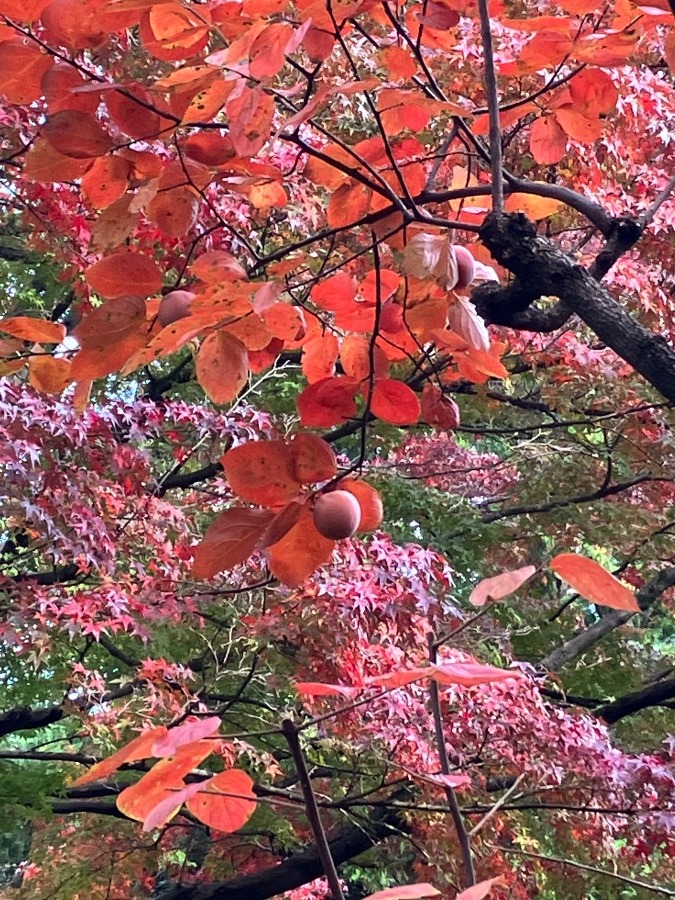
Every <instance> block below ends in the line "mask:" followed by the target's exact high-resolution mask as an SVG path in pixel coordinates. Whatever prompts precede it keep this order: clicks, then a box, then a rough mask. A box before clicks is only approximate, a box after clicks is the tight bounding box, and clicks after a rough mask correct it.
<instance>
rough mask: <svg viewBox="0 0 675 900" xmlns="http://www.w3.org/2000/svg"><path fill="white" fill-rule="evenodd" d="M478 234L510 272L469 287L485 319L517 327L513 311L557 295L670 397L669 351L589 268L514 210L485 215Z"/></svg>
mask: <svg viewBox="0 0 675 900" xmlns="http://www.w3.org/2000/svg"><path fill="white" fill-rule="evenodd" d="M480 236H481V240H482V241H483V243H484V244H485V245H486V246H487V248H488V249H489V250H490V252H491V253H492V255H493V256H494V258H495V259H496V260H497V262H499V263H500V264H501V265H503V266H505V267H506V268H507V269H509V271H511V272H512V273H513V274H514V275H515V276H516V277H515V281H514V282H513V283H512V284H510V285H507V286H506V287H500V286H497V285H494V284H487V285H481V286H480V287H478V288H477V289H476V290H475V291H474V292H473V295H472V299H473V301H474V303H475V304H476V308H477V310H478V312H479V313H480V315H482V316H483V318H484V319H486V321H489V322H491V323H492V324H496V325H505V326H510V327H523V326H522V325H521V324H515V323H518V318H517V316H518V315H519V314H521V313H523V312H525V311H526V310H528V309H529V308H530V307H531V306H532V304H533V303H535V302H536V301H537V300H538V299H539V298H541V297H558V298H559V299H560V300H561V301H562V302H563V303H564V304H565V305H566V307H568V308H569V309H570V310H571V311H572V312H574V313H576V314H577V315H578V316H579V318H580V319H581V320H582V321H583V322H584V323H585V324H586V325H588V327H589V328H590V329H591V330H592V331H594V332H595V334H596V335H597V336H598V337H599V338H600V340H602V341H603V342H604V343H605V344H606V345H607V346H608V347H611V349H612V350H614V352H615V353H616V354H617V355H618V356H620V357H621V358H622V359H624V360H625V361H626V362H628V363H629V364H630V365H631V366H632V367H633V368H634V369H635V370H636V371H637V372H639V373H640V374H641V375H642V376H643V377H644V378H645V379H646V380H647V381H648V382H649V383H650V384H651V385H652V386H653V387H655V388H656V389H657V390H658V391H660V392H661V393H662V394H663V395H664V397H666V398H667V399H668V400H675V350H674V349H673V348H672V347H671V346H670V345H669V343H668V342H667V341H666V339H665V338H664V337H662V336H661V335H658V334H654V333H652V332H651V331H649V330H648V329H647V328H645V327H644V326H643V325H641V324H640V323H639V322H638V321H636V320H635V319H634V318H633V317H632V316H631V315H630V314H629V313H628V312H626V310H624V309H623V308H622V307H621V306H620V305H619V303H617V301H616V300H615V299H614V298H613V297H612V295H611V294H610V293H609V291H608V290H607V289H606V288H605V287H603V285H601V284H600V283H599V282H598V281H597V280H596V279H595V278H594V277H593V276H592V274H591V273H590V272H588V271H586V270H585V269H583V268H582V267H581V266H578V265H576V264H575V263H574V261H573V260H572V259H571V258H570V257H569V256H568V255H567V254H566V253H564V252H563V251H562V250H560V249H559V248H558V247H557V246H556V245H555V244H554V243H553V242H552V241H551V240H549V239H548V238H546V237H544V236H542V235H539V234H538V233H537V230H536V227H535V226H534V225H533V223H532V222H530V221H529V219H527V218H526V217H525V216H523V215H522V214H519V213H518V214H512V215H501V216H498V215H492V214H491V215H489V216H487V218H486V220H485V223H484V224H483V226H482V227H481V229H480ZM527 327H530V328H531V326H527ZM531 330H534V329H531Z"/></svg>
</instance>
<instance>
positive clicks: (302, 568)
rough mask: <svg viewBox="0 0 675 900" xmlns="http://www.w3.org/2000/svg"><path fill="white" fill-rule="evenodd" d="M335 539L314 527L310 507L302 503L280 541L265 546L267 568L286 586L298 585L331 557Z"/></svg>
mask: <svg viewBox="0 0 675 900" xmlns="http://www.w3.org/2000/svg"><path fill="white" fill-rule="evenodd" d="M334 547H335V541H333V540H330V539H329V538H325V537H324V536H323V535H322V534H319V532H318V531H317V530H316V526H315V525H314V519H313V518H312V511H311V509H310V508H309V506H308V505H305V506H304V507H303V509H302V511H301V513H300V516H299V517H298V521H297V522H296V524H295V525H294V526H293V527H292V528H291V529H290V530H289V531H288V532H287V533H286V534H285V535H284V536H283V538H282V539H281V540H280V541H277V543H276V544H273V545H272V546H271V547H268V548H267V551H266V552H267V558H268V564H269V567H270V571H271V572H272V574H273V575H275V576H276V577H277V578H278V579H279V581H281V582H283V583H284V584H287V585H288V586H289V587H297V586H298V585H299V584H302V582H303V581H304V580H305V579H306V578H308V577H309V576H310V575H311V574H312V572H315V571H316V570H317V569H318V568H319V566H322V565H323V564H324V563H325V562H328V560H329V559H330V557H331V555H332V553H333V548H334Z"/></svg>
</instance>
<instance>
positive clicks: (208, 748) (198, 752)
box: [117, 740, 215, 822]
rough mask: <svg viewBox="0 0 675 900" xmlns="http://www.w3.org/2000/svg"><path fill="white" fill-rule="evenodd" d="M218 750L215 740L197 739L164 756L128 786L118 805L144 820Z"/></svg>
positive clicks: (126, 812)
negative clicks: (189, 774) (196, 767)
mask: <svg viewBox="0 0 675 900" xmlns="http://www.w3.org/2000/svg"><path fill="white" fill-rule="evenodd" d="M214 749H215V742H214V741H208V740H207V741H196V742H195V743H193V744H187V745H186V746H184V747H180V748H179V750H178V752H177V753H176V754H175V756H167V757H165V758H164V759H161V760H160V761H159V762H158V763H157V764H156V765H154V766H153V767H152V769H150V771H149V772H147V773H146V774H145V775H143V777H142V778H140V779H139V780H138V781H136V782H135V783H134V784H131V785H129V787H128V788H125V789H124V790H123V791H122V793H121V794H120V795H119V796H118V798H117V808H118V809H119V811H120V812H121V813H123V814H124V815H125V816H127V817H128V818H129V819H135V820H136V821H137V822H143V821H144V820H145V819H146V818H147V817H148V815H149V814H150V813H151V812H152V810H153V809H154V808H155V807H156V806H157V805H158V804H159V803H161V802H162V800H165V799H167V798H168V797H170V796H171V795H172V794H173V792H174V791H175V789H176V788H180V787H183V778H184V777H185V776H186V775H187V774H188V773H189V772H191V771H192V770H193V769H194V767H195V766H198V765H199V763H200V762H202V760H204V759H206V757H207V756H209V755H210V754H211V753H212V752H213V750H214Z"/></svg>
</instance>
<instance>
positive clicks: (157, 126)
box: [105, 84, 170, 140]
mask: <svg viewBox="0 0 675 900" xmlns="http://www.w3.org/2000/svg"><path fill="white" fill-rule="evenodd" d="M137 101H138V102H137ZM144 104H145V105H144ZM105 105H106V106H107V108H108V112H109V113H110V118H111V119H112V120H113V122H114V123H115V125H117V127H118V128H120V129H121V130H122V131H123V132H124V133H125V134H128V135H129V137H132V138H134V139H135V140H151V139H152V138H153V137H155V136H156V135H157V134H158V132H159V131H160V130H161V128H162V125H164V126H167V125H169V124H170V120H168V119H165V120H164V122H162V120H161V119H160V117H159V114H158V113H156V112H155V111H154V109H148V106H152V105H153V97H152V95H151V94H150V93H149V92H148V91H146V90H145V88H144V87H142V86H141V85H139V84H132V85H128V84H127V85H125V87H124V94H123V93H121V91H106V94H105Z"/></svg>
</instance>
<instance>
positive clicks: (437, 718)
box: [429, 635, 476, 887]
mask: <svg viewBox="0 0 675 900" xmlns="http://www.w3.org/2000/svg"><path fill="white" fill-rule="evenodd" d="M437 647H438V645H437V642H436V640H435V639H434V636H433V635H429V662H430V663H431V665H434V664H435V663H436V661H437V659H438V650H437ZM429 702H430V706H431V712H432V715H433V719H434V733H435V736H436V750H437V752H438V760H439V763H440V766H441V772H442V773H443V774H444V775H450V772H451V769H450V760H449V759H448V749H447V747H446V745H445V734H444V731H443V714H442V712H441V698H440V694H439V691H438V683H437V682H436V681H435V680H434V679H433V678H431V679H430V681H429ZM443 790H444V793H445V798H446V800H447V802H448V809H449V811H450V818H451V819H452V822H453V824H454V826H455V831H456V832H457V840H458V841H459V847H460V852H461V855H462V866H463V869H464V882H465V885H466V887H471V886H472V885H474V884H475V883H476V871H475V869H474V864H473V854H472V852H471V838H470V837H469V833H468V832H467V830H466V828H465V826H464V820H463V819H462V812H461V810H460V808H459V803H458V802H457V795H456V794H455V791H454V790H453V788H452V787H450V785H446V786H445V787H444V788H443Z"/></svg>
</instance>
